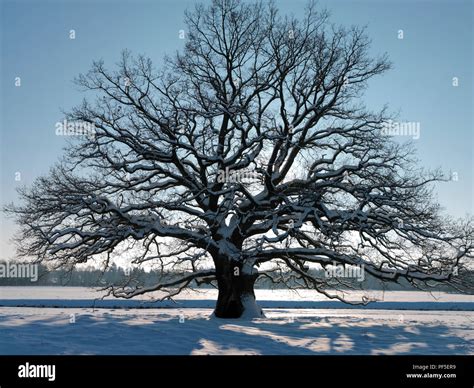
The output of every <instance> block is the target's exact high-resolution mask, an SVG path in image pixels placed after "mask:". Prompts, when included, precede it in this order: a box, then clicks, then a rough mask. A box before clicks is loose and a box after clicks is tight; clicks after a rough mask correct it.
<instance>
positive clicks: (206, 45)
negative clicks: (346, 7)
mask: <svg viewBox="0 0 474 388" xmlns="http://www.w3.org/2000/svg"><path fill="white" fill-rule="evenodd" d="M186 23H187V28H188V29H187V32H186V43H185V47H184V49H183V50H182V51H181V52H180V53H178V54H177V55H176V56H175V57H174V58H168V59H167V60H166V64H165V66H163V67H162V69H161V71H157V70H155V69H154V68H153V66H152V63H151V61H150V60H149V59H147V58H145V57H142V56H140V57H138V58H134V57H132V56H131V55H130V54H129V53H128V52H124V53H123V55H122V58H121V61H120V63H119V66H118V69H117V70H116V71H114V72H110V71H108V70H106V68H105V67H104V64H103V63H102V62H95V63H94V65H93V67H92V69H91V70H90V71H89V72H88V73H87V74H85V75H81V76H80V77H79V78H78V80H77V82H78V84H79V85H81V86H82V87H83V88H84V89H85V90H88V91H92V92H93V93H94V95H95V96H96V98H95V101H94V102H90V101H86V100H85V101H84V102H83V103H82V105H80V106H78V107H77V108H75V109H73V110H72V111H71V112H70V113H68V114H67V115H66V118H67V120H68V121H70V122H86V123H90V124H91V125H94V127H95V132H94V136H89V137H83V138H81V139H80V140H77V141H74V142H71V143H70V145H69V146H68V147H67V149H66V154H65V157H64V158H63V159H62V160H61V162H60V163H58V164H57V165H56V166H55V167H54V168H53V169H52V170H51V172H50V174H49V175H48V176H46V177H41V178H39V179H38V180H37V181H36V183H35V184H34V185H33V186H32V187H31V188H24V189H22V190H21V192H20V194H21V197H22V200H23V204H22V205H18V206H14V205H11V206H9V207H8V208H7V211H8V212H10V213H11V214H13V216H15V217H16V219H17V221H18V224H19V225H20V227H21V235H20V237H19V242H20V244H19V247H18V251H19V254H21V255H24V256H34V257H35V258H36V259H37V260H38V261H42V262H45V261H51V262H54V263H58V264H59V265H65V266H71V265H72V266H74V265H76V264H78V263H85V262H87V261H88V260H90V259H91V258H100V259H102V260H104V262H108V261H109V260H113V259H114V258H115V257H118V256H121V257H125V256H126V257H129V258H130V260H131V262H132V263H134V264H136V265H143V264H145V263H152V264H154V266H155V268H156V267H158V268H160V269H161V273H162V275H163V276H162V278H159V279H156V285H154V286H153V287H142V286H140V287H137V286H134V284H133V283H132V282H128V283H127V284H124V286H123V287H119V288H117V287H111V292H113V294H114V295H115V296H118V297H124V298H131V297H134V296H137V295H140V294H144V293H147V292H151V291H158V290H160V291H165V292H166V297H170V298H171V297H173V296H174V295H176V294H177V293H179V292H181V291H182V290H183V289H185V288H187V287H190V286H191V285H193V284H195V283H196V282H197V283H198V284H199V283H200V282H211V281H216V284H217V287H218V289H219V296H218V300H217V305H216V309H215V315H216V316H217V317H225V318H233V317H241V316H247V317H251V316H259V315H261V314H262V312H261V310H260V309H259V308H258V306H257V305H256V302H255V295H254V283H255V281H256V279H257V278H258V277H259V276H266V277H268V278H270V279H272V281H274V282H289V283H288V284H290V282H291V284H293V285H294V284H299V285H301V286H304V287H308V288H312V289H315V290H318V291H320V292H322V293H324V294H327V295H329V296H331V297H337V298H340V295H339V294H338V295H333V294H330V293H329V291H328V290H327V288H326V287H325V285H326V282H327V279H324V278H320V277H315V276H314V273H313V272H312V271H311V270H310V268H312V266H313V264H319V265H322V266H323V267H325V266H327V265H332V264H334V263H338V264H343V265H364V266H365V271H366V273H368V274H370V275H372V276H374V277H376V278H379V279H382V280H384V281H397V280H398V279H400V278H405V279H408V280H409V281H413V282H415V283H416V284H422V283H423V282H425V283H426V282H429V281H439V282H448V283H449V284H452V285H453V286H456V285H457V282H459V281H460V280H459V278H458V277H456V276H454V275H453V269H455V268H456V269H457V270H458V271H461V272H462V271H463V270H465V266H466V265H468V260H472V257H473V227H472V220H469V219H468V220H465V221H455V220H449V219H445V218H442V217H441V215H440V208H439V205H437V204H436V203H435V202H434V201H433V199H432V194H431V188H432V182H435V181H438V180H443V176H442V174H441V173H440V172H439V171H435V172H425V171H423V170H421V169H419V168H417V160H416V159H414V157H413V156H412V155H413V148H412V147H411V146H410V145H409V144H404V145H401V144H399V143H397V142H394V141H393V140H391V138H390V137H389V136H388V135H386V134H385V133H384V131H383V125H384V123H385V122H386V121H387V120H389V119H392V118H393V117H390V116H389V115H388V114H387V113H386V111H385V109H384V110H383V111H381V112H377V113H374V112H371V111H369V110H367V108H365V107H364V106H363V105H362V104H361V97H362V93H363V91H364V89H365V87H366V83H367V81H368V80H369V79H370V78H371V77H373V76H376V75H378V74H382V73H383V72H385V71H386V70H387V69H389V63H388V61H387V59H386V57H385V56H382V57H380V58H372V57H371V56H370V55H369V53H368V50H369V43H370V42H369V40H368V38H367V36H366V34H365V32H364V30H363V29H359V28H355V27H353V28H340V27H335V26H333V25H332V24H330V23H329V21H328V15H327V13H326V12H324V11H322V12H319V11H318V10H317V9H316V7H315V6H314V5H313V4H309V5H308V6H307V8H306V12H305V16H304V18H303V19H302V20H296V19H295V18H293V17H282V16H280V15H279V14H278V12H277V10H276V9H275V7H274V6H273V5H268V4H263V3H258V4H250V3H244V2H240V1H237V0H215V1H213V3H212V5H210V6H208V7H205V6H202V5H198V6H196V7H195V9H194V10H193V11H192V12H189V13H187V14H186ZM169 273H172V274H174V275H173V276H171V277H170V276H167V274H169ZM176 274H180V276H177V275H176ZM420 282H421V283H420Z"/></svg>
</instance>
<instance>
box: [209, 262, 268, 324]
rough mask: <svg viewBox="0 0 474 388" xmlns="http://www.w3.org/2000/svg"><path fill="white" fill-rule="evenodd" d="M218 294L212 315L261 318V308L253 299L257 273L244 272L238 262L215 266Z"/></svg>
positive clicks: (218, 316)
mask: <svg viewBox="0 0 474 388" xmlns="http://www.w3.org/2000/svg"><path fill="white" fill-rule="evenodd" d="M216 267H217V268H216V272H217V284H218V287H219V296H218V298H217V303H216V309H215V310H214V315H215V316H216V317H217V318H245V319H251V318H261V317H264V315H263V311H262V309H261V308H260V307H259V306H258V305H257V302H256V300H255V292H254V285H255V281H256V280H257V277H258V274H256V273H253V274H245V273H243V272H242V269H241V267H240V266H239V265H238V264H235V265H232V263H229V262H225V263H220V265H217V266H216Z"/></svg>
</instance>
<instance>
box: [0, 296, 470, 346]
mask: <svg viewBox="0 0 474 388" xmlns="http://www.w3.org/2000/svg"><path fill="white" fill-rule="evenodd" d="M352 296H353V297H354V298H357V297H358V296H360V295H352ZM373 296H374V298H376V295H373ZM96 297H97V295H96V293H95V292H94V291H92V290H89V289H80V288H72V287H62V288H56V287H41V288H38V287H34V288H23V287H22V288H17V287H15V288H12V287H1V288H0V306H9V307H0V354H167V355H171V354H285V355H286V354H302V355H306V354H474V329H473V327H474V308H473V304H474V303H473V297H472V295H471V296H469V295H468V296H462V295H452V294H444V293H437V294H434V295H433V296H431V295H429V294H425V293H416V292H415V293H413V292H408V293H406V292H386V293H385V294H382V293H379V294H378V297H377V298H378V299H379V300H382V301H380V302H376V303H374V304H372V305H370V306H374V307H371V308H369V309H367V308H357V309H353V308H351V309H348V308H347V306H346V305H343V304H338V302H328V301H326V300H325V299H324V298H322V297H320V296H316V295H314V294H311V293H310V292H306V291H305V292H302V293H299V295H296V294H294V293H289V292H288V291H283V290H278V291H277V292H274V291H268V290H259V291H258V292H257V298H258V299H259V301H260V304H261V305H262V307H263V308H264V311H265V314H266V318H264V319H257V320H253V321H236V320H220V319H212V318H209V317H210V315H211V313H212V308H211V307H212V305H213V303H214V297H215V295H214V293H213V292H211V291H209V292H207V291H206V292H204V293H201V294H187V295H183V296H182V297H181V298H179V299H178V300H177V303H178V304H174V305H173V304H172V305H170V307H167V306H168V305H156V304H155V305H153V304H151V305H150V304H148V303H147V304H145V305H143V304H140V302H139V301H137V302H135V303H138V305H136V306H129V305H127V304H123V302H129V301H118V302H117V301H113V300H111V301H110V302H113V303H114V306H116V307H117V308H110V307H109V308H107V306H101V307H103V308H97V305H96V307H95V308H93V307H90V306H92V305H91V304H90V303H93V302H94V298H96ZM279 300H280V301H279ZM38 301H40V302H38ZM45 302H47V303H45ZM102 302H107V301H102ZM121 303H122V304H121ZM200 303H201V304H202V305H203V306H199V304H200ZM208 303H211V306H209V307H207V304H208ZM305 303H306V304H309V305H310V307H312V308H307V306H305ZM324 303H333V304H336V307H334V308H333V307H331V308H325V307H324ZM390 303H391V304H390ZM18 305H21V306H50V305H56V306H60V307H57V308H52V307H15V306H18ZM74 306H75V307H74ZM77 306H80V307H77ZM171 306H172V307H171ZM196 306H197V307H196ZM376 306H379V307H376ZM130 307H148V308H146V309H143V308H141V309H138V308H130ZM156 307H161V308H156ZM413 307H421V308H422V309H423V310H420V309H418V308H417V309H412V308H413ZM428 310H429V311H428ZM449 310H451V311H449ZM460 310H463V311H460Z"/></svg>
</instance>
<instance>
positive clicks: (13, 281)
mask: <svg viewBox="0 0 474 388" xmlns="http://www.w3.org/2000/svg"><path fill="white" fill-rule="evenodd" d="M309 272H310V273H312V275H313V276H315V277H317V278H321V279H324V278H325V272H324V270H322V269H321V270H315V269H310V270H309ZM459 276H463V277H465V278H466V279H473V278H474V271H466V272H464V273H462V274H459ZM178 277H179V274H178V273H169V274H166V275H165V276H164V275H163V274H161V273H160V271H159V270H153V269H152V270H147V271H145V270H144V269H143V268H135V269H125V268H122V267H119V266H117V265H116V264H113V265H111V266H110V267H109V268H107V269H106V270H105V271H104V270H100V269H98V268H95V267H92V266H90V267H85V268H74V269H72V270H67V269H55V270H51V269H49V268H48V267H46V266H44V265H42V264H39V265H38V279H37V281H35V282H32V281H31V280H30V279H29V278H12V277H3V278H2V277H0V286H77V287H103V286H106V285H116V286H120V285H123V284H125V283H126V282H127V281H130V285H134V286H135V285H140V286H151V285H153V284H156V283H157V281H158V280H160V281H162V282H163V281H171V280H173V279H177V278H178ZM285 277H286V276H285ZM342 280H343V281H344V282H345V283H347V284H348V285H349V286H341V285H340V284H337V281H336V279H329V285H328V286H326V288H327V289H331V288H338V289H344V288H355V289H361V290H382V289H385V290H393V291H396V290H413V289H415V288H414V286H413V285H412V284H410V283H409V282H408V281H407V280H405V279H401V280H400V281H399V283H392V282H382V281H380V280H379V279H377V278H375V277H373V276H371V275H369V274H367V273H366V274H365V278H364V280H363V281H358V279H357V278H349V279H348V278H345V279H342ZM288 284H289V285H290V286H291V287H294V288H303V287H298V285H297V283H296V281H289V282H288ZM192 286H193V287H197V285H196V284H195V283H194V284H192ZM432 286H433V288H432V289H433V290H438V291H455V290H454V289H453V288H452V287H450V286H448V285H445V284H435V283H433V284H432ZM199 287H201V288H211V287H213V286H212V285H211V284H204V285H200V286H199ZM256 288H265V289H282V288H286V286H285V285H284V284H282V283H279V284H275V283H273V282H272V281H271V280H270V279H268V278H266V277H264V276H261V277H260V278H259V279H258V281H257V283H256ZM465 291H467V292H469V291H471V292H472V290H468V289H466V290H465Z"/></svg>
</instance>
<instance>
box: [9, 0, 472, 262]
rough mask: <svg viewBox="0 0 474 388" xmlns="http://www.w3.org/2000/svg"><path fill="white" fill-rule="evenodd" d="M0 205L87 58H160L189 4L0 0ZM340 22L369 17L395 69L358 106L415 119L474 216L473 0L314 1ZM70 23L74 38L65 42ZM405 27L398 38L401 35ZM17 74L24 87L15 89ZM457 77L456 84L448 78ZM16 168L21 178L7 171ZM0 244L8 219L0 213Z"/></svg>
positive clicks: (36, 155)
mask: <svg viewBox="0 0 474 388" xmlns="http://www.w3.org/2000/svg"><path fill="white" fill-rule="evenodd" d="M0 2H1V8H0V34H1V35H0V40H1V43H0V50H1V52H0V54H1V55H0V57H1V67H0V82H1V95H0V109H1V110H0V117H1V120H0V128H1V131H0V133H1V137H0V153H1V156H0V172H1V177H0V181H1V190H0V203H1V204H5V203H7V202H11V201H15V200H16V198H17V197H16V192H15V188H16V187H18V186H19V185H24V184H26V185H28V184H31V182H32V181H33V180H34V179H35V178H36V177H37V176H39V175H41V174H45V173H46V172H47V171H48V169H49V167H50V166H52V164H53V163H54V162H55V161H56V160H57V159H58V157H59V156H60V155H61V148H62V147H63V146H64V145H65V143H64V141H65V140H64V138H63V137H60V136H56V135H55V123H56V122H58V121H61V120H62V114H61V109H62V108H63V109H66V110H68V109H69V108H71V107H72V106H74V105H76V104H78V103H79V102H80V101H81V99H82V98H83V97H84V94H83V93H81V92H80V91H79V90H78V89H77V88H76V86H75V85H74V84H73V83H72V80H73V79H74V77H76V76H77V75H78V74H79V73H81V72H86V71H87V70H88V69H89V68H90V65H91V63H92V61H93V60H96V59H100V58H102V59H104V61H105V63H106V65H107V66H108V67H109V68H110V67H113V66H114V64H115V62H116V61H117V60H118V58H119V55H120V52H121V51H122V50H123V49H125V48H127V49H130V50H131V51H132V52H133V53H144V54H146V55H147V56H149V57H150V58H152V59H153V61H154V62H155V64H156V65H158V64H159V63H160V61H161V60H162V58H163V56H164V54H165V53H168V54H172V53H173V52H174V51H176V50H179V49H180V48H181V47H182V46H183V42H184V41H183V40H180V39H179V36H178V34H179V30H181V29H185V26H184V24H183V12H184V10H185V9H186V8H188V7H191V6H192V5H193V3H194V2H193V1H184V0H183V1H141V0H139V1H110V0H98V1H89V0H87V1H31V0H23V1H22V0H20V1H9V0H0ZM275 3H276V4H277V5H278V6H279V8H280V10H281V12H282V13H294V14H296V15H298V14H301V13H302V12H303V9H304V5H305V1H301V0H297V1H294V0H293V1H275ZM319 4H320V6H321V7H327V8H328V9H329V11H330V12H331V14H332V18H331V20H332V21H333V22H335V23H337V24H343V25H347V26H349V25H352V24H354V25H367V32H368V34H369V36H370V37H371V38H372V42H373V44H372V51H373V53H374V54H379V53H383V52H387V53H388V55H389V57H390V59H391V61H392V62H393V65H394V66H393V69H392V70H390V71H389V72H388V73H386V74H385V75H384V76H382V77H378V78H377V79H374V80H373V81H372V82H371V83H370V84H369V89H368V91H367V93H366V98H365V103H366V104H367V106H369V107H372V108H374V109H375V108H378V107H381V106H382V105H383V104H385V103H386V104H388V105H389V106H390V108H391V110H393V111H400V120H401V121H415V122H419V123H420V126H421V136H420V139H418V140H416V141H415V144H416V146H417V148H418V151H419V153H418V155H419V158H420V160H421V162H420V164H422V165H423V166H425V167H427V168H436V167H441V168H442V169H443V170H444V171H446V172H449V171H452V172H455V173H456V174H457V178H458V180H457V181H452V182H449V183H444V184H440V185H439V186H438V187H437V192H438V200H439V201H440V203H441V204H442V205H443V206H444V207H445V208H446V212H447V213H448V214H451V215H453V216H457V217H462V216H464V215H465V214H466V213H469V214H474V211H473V210H474V180H473V170H474V159H473V148H474V135H473V132H474V113H473V106H474V100H473V95H474V81H473V78H472V77H473V74H472V73H473V68H474V66H473V40H474V38H473V36H474V34H473V24H474V23H473V21H474V10H473V9H474V6H473V2H472V1H469V0H466V1H456V0H454V1H452V0H446V1H355V0H354V1H349V0H346V1H341V0H339V1H320V2H319ZM70 30H75V34H76V36H75V39H70V35H69V34H70ZM399 30H403V34H404V38H403V39H398V31H399ZM15 77H20V78H21V86H20V87H17V86H15ZM453 77H458V79H459V86H457V87H454V86H453V85H452V78H453ZM17 172H20V173H21V181H16V180H15V174H16V173H17ZM0 218H1V229H0V232H1V233H0V249H1V252H2V256H3V257H10V256H11V255H12V254H13V247H12V245H11V244H10V243H9V242H8V239H9V238H10V237H11V235H12V233H13V230H14V225H13V224H12V223H11V221H10V220H5V219H4V216H3V215H1V216H0Z"/></svg>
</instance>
